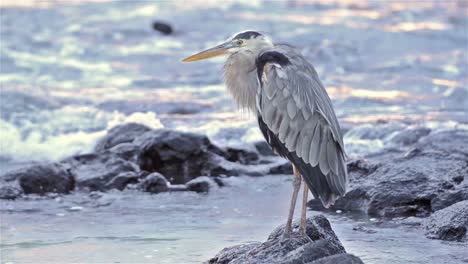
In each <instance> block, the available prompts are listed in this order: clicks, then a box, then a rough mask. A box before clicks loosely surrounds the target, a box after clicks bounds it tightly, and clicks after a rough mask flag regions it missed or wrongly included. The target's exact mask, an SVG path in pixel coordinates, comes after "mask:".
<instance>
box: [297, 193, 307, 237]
mask: <svg viewBox="0 0 468 264" xmlns="http://www.w3.org/2000/svg"><path fill="white" fill-rule="evenodd" d="M308 194H309V187H307V184H304V194H303V196H302V213H301V225H300V226H299V232H302V233H305V232H306V225H307V196H308Z"/></svg>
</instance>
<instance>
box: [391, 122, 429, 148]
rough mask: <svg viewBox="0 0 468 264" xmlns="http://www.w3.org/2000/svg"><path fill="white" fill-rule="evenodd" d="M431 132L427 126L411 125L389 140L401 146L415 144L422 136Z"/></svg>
mask: <svg viewBox="0 0 468 264" xmlns="http://www.w3.org/2000/svg"><path fill="white" fill-rule="evenodd" d="M430 132H431V129H429V128H426V127H411V128H406V129H404V130H402V131H400V132H398V133H396V134H395V135H394V136H392V137H391V138H390V139H389V140H390V141H391V142H392V143H394V144H397V145H400V146H408V145H412V144H415V143H416V142H418V140H419V139H420V138H422V137H424V136H427V135H428V134H429V133H430Z"/></svg>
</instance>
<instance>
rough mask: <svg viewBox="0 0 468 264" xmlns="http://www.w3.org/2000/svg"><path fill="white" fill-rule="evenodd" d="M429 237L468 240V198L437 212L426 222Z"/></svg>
mask: <svg viewBox="0 0 468 264" xmlns="http://www.w3.org/2000/svg"><path fill="white" fill-rule="evenodd" d="M425 227H426V230H427V233H426V235H427V236H428V237H429V238H435V239H442V240H449V241H466V240H467V239H468V237H467V230H468V200H465V201H461V202H458V203H456V204H453V205H451V206H449V207H447V208H445V209H442V210H440V211H437V212H435V213H434V214H432V215H431V217H430V218H429V219H428V221H427V223H426V226H425Z"/></svg>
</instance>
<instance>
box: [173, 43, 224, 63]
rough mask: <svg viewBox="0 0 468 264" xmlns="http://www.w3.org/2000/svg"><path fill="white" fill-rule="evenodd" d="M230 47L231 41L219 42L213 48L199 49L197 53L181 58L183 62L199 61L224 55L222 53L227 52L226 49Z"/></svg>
mask: <svg viewBox="0 0 468 264" xmlns="http://www.w3.org/2000/svg"><path fill="white" fill-rule="evenodd" d="M231 47H232V46H231V43H230V42H226V43H223V44H220V45H218V46H216V47H213V48H210V49H207V50H204V51H201V52H199V53H196V54H194V55H192V56H190V57H187V58H185V59H183V60H182V61H183V62H192V61H199V60H204V59H208V58H213V57H217V56H220V55H224V54H226V53H228V50H229V48H231Z"/></svg>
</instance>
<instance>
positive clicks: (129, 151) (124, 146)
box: [109, 143, 140, 162]
mask: <svg viewBox="0 0 468 264" xmlns="http://www.w3.org/2000/svg"><path fill="white" fill-rule="evenodd" d="M109 151H110V152H111V153H114V154H115V155H117V156H119V157H120V158H122V159H124V160H128V161H132V162H136V159H137V157H138V153H139V152H140V149H139V148H138V146H137V145H135V144H133V143H121V144H118V145H117V146H114V147H112V148H111V149H109Z"/></svg>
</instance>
